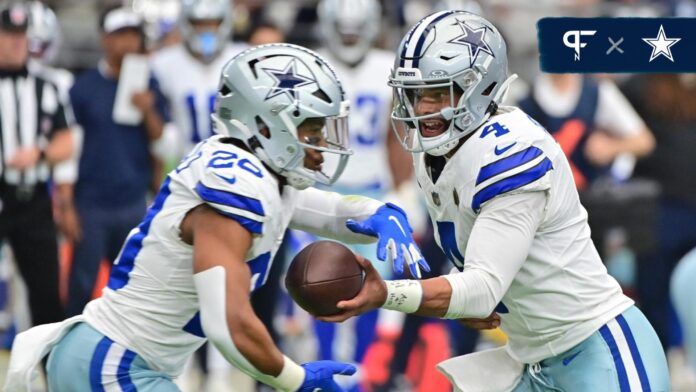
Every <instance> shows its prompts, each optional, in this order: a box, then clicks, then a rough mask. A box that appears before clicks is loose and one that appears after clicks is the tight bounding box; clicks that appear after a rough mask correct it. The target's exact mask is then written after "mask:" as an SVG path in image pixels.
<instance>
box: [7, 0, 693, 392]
mask: <svg viewBox="0 0 696 392" xmlns="http://www.w3.org/2000/svg"><path fill="white" fill-rule="evenodd" d="M198 3H209V4H208V5H207V6H200V7H199V5H198ZM320 3H321V4H320ZM0 4H2V9H3V11H2V13H1V14H0V129H1V130H2V133H1V137H0V156H1V157H2V162H1V165H2V166H0V175H1V177H0V246H2V248H0V348H1V349H2V350H3V351H2V354H0V382H1V381H2V378H3V375H4V371H5V370H4V369H3V366H6V363H7V358H8V355H9V354H8V353H9V348H10V347H11V344H12V339H13V337H14V336H15V334H16V333H18V332H21V331H22V330H25V329H27V328H28V327H30V326H32V325H35V324H41V323H45V322H52V321H58V320H61V319H63V318H64V317H67V316H72V315H75V314H79V313H80V312H81V311H82V308H83V307H84V305H85V304H86V303H87V302H88V301H89V300H90V299H91V298H93V297H94V296H98V295H99V293H100V291H101V288H102V287H103V285H104V283H105V281H106V279H107V276H108V271H109V265H110V263H111V261H113V260H114V259H115V258H116V256H117V254H118V252H119V250H120V247H121V245H122V242H123V240H124V239H125V237H126V236H127V234H128V232H129V231H130V230H131V229H132V228H133V227H135V226H137V225H138V224H139V222H140V220H141V219H142V217H143V215H144V213H145V209H146V207H147V204H148V203H149V202H150V200H151V198H152V195H153V194H154V193H155V192H156V190H157V188H158V187H159V183H160V182H161V180H162V178H163V176H164V175H165V174H166V172H167V171H168V170H172V169H173V168H174V167H175V166H176V164H177V162H178V161H179V160H180V159H181V158H182V157H184V156H185V155H186V153H187V151H188V150H189V149H190V148H191V147H192V146H193V145H194V144H195V143H197V142H198V141H200V140H202V139H205V138H206V137H208V136H209V135H211V134H212V129H213V128H212V125H211V123H210V119H209V116H208V114H209V113H210V111H211V110H212V109H213V105H214V97H215V93H216V91H217V82H218V79H219V72H220V70H221V69H222V67H223V65H224V64H225V63H226V61H227V60H229V59H230V58H231V57H232V56H234V55H235V54H237V53H239V52H240V51H242V50H244V48H246V47H248V45H257V44H264V43H274V42H290V43H295V44H299V45H303V46H307V47H309V48H313V49H318V50H319V51H320V52H321V53H323V54H325V55H326V56H327V57H328V59H329V61H330V62H331V63H332V64H333V65H335V66H336V68H337V72H338V74H339V77H340V78H341V79H342V80H343V82H344V84H345V88H346V90H347V92H348V95H349V98H351V99H352V100H353V102H352V109H353V113H354V114H353V115H351V118H350V121H351V127H350V128H351V129H350V132H351V134H352V137H353V144H354V146H356V155H355V156H354V157H352V158H351V159H352V160H353V161H356V162H358V163H355V164H354V166H353V167H352V168H350V167H349V168H348V169H347V171H346V173H345V174H344V175H343V177H342V179H341V181H340V182H339V185H338V187H337V191H339V192H342V193H362V194H366V195H370V196H377V197H378V198H382V199H389V198H394V199H395V200H399V201H400V202H401V203H403V204H405V205H406V207H407V209H408V211H409V213H410V216H411V219H412V220H413V221H414V226H416V227H417V234H418V237H419V240H420V244H421V247H422V249H423V251H424V254H425V256H426V259H428V260H429V262H430V265H431V266H433V267H434V268H433V273H434V274H442V273H447V271H449V266H448V264H449V263H448V262H447V260H446V258H445V256H444V255H443V254H442V253H441V251H440V250H439V249H438V248H437V246H436V245H435V243H434V240H433V238H432V228H431V227H429V223H428V222H427V219H425V217H424V214H425V212H424V210H423V209H422V208H421V207H420V206H419V203H418V201H417V196H416V195H415V193H414V191H413V189H412V188H413V181H412V178H411V177H412V171H411V169H410V167H411V162H410V157H409V156H408V155H407V154H405V153H404V152H403V151H401V149H400V147H399V146H398V145H396V148H394V146H395V144H394V141H393V139H392V137H391V136H390V135H391V132H390V131H389V108H390V105H391V92H390V90H389V88H388V87H387V86H386V81H387V76H388V73H389V71H390V68H391V61H392V58H393V50H394V48H396V47H397V45H398V41H399V40H400V39H401V37H402V36H403V34H404V33H405V32H406V31H407V30H408V28H410V26H412V25H413V24H414V23H415V22H417V21H418V20H419V19H420V18H422V17H424V16H426V15H428V14H429V13H431V12H434V11H438V10H443V9H463V10H468V11H471V12H475V13H479V14H481V15H483V16H485V17H486V18H488V19H489V20H491V21H492V22H493V23H494V24H495V25H496V26H497V27H498V28H499V30H500V31H501V33H502V34H503V35H504V37H505V39H506V41H507V45H508V55H509V61H510V72H514V73H517V74H518V75H519V77H520V79H518V81H516V82H515V84H513V87H512V90H511V93H510V94H509V96H508V98H507V99H508V101H509V102H508V103H509V104H513V105H518V106H520V107H521V108H522V109H523V110H525V111H526V112H527V113H528V114H530V115H531V116H532V117H534V118H535V119H536V120H537V121H539V122H540V123H541V124H542V125H543V126H544V127H545V128H546V129H547V130H548V131H549V132H550V133H552V134H553V135H554V137H555V138H556V140H557V141H558V142H559V143H560V145H561V146H562V148H563V151H564V152H565V153H566V154H567V156H568V158H569V161H570V162H571V167H572V169H573V174H574V177H575V182H576V185H577V186H578V190H579V191H580V194H581V199H582V201H583V204H584V205H585V207H586V208H587V210H588V213H589V223H590V226H591V228H592V235H593V239H594V240H595V244H596V245H597V247H598V249H599V251H600V253H601V254H602V256H603V259H604V261H605V264H606V266H607V268H608V270H609V272H610V273H611V274H612V275H613V276H614V277H615V278H616V279H617V280H618V281H619V283H620V284H621V285H622V287H623V288H624V290H625V291H626V293H627V294H628V295H629V296H631V297H632V298H633V299H635V300H636V302H637V303H638V305H639V307H640V308H641V309H642V311H643V312H644V313H645V314H646V316H647V317H648V319H649V320H650V322H651V323H652V324H653V326H654V327H655V329H656V331H657V332H658V335H659V336H660V339H661V340H662V343H663V345H664V347H665V350H666V352H667V353H668V360H669V362H670V372H671V375H672V381H673V389H674V390H677V391H678V390H683V391H696V376H694V374H695V373H696V352H694V351H696V350H695V349H696V342H695V340H696V330H694V328H696V326H695V325H694V324H696V316H695V315H694V314H695V313H696V304H694V302H693V298H694V297H696V291H695V289H694V288H693V287H696V285H694V284H693V280H692V279H691V278H692V277H693V278H696V272H692V271H696V264H695V263H696V253H694V252H692V253H689V252H690V251H691V250H692V249H694V248H696V175H694V174H693V172H692V171H691V170H693V169H694V168H696V154H694V151H696V75H695V74H665V75H657V74H650V75H628V74H620V75H575V74H555V75H552V74H542V73H540V72H539V66H538V52H537V40H536V37H537V35H536V21H537V20H539V19H540V18H542V17H548V16H582V17H592V16H622V17H629V16H634V17H653V16H655V17H657V16H680V17H696V1H693V0H662V1H660V0H654V1H646V0H644V1H637V0H635V1H634V0H615V1H601V0H537V1H533V2H532V1H527V0H488V1H484V0H481V1H478V2H477V1H468V0H442V1H437V0H431V1H427V0H382V1H378V0H354V1H350V0H349V1H338V0H336V1H333V0H322V1H316V0H234V1H230V0H222V1H213V0H211V1H205V0H132V1H113V0H98V1H83V0H47V1H44V2H38V1H26V2H19V3H18V2H16V1H15V2H8V1H5V2H4V3H0ZM18 4H19V5H18ZM20 6H21V9H22V10H23V11H18V10H19V8H17V7H20ZM21 12H25V13H26V15H25V16H26V20H25V19H24V17H23V16H22V15H20V14H21ZM651 33H652V32H651ZM133 55H141V56H140V57H138V56H133ZM148 75H149V76H148ZM126 85H140V86H141V87H143V88H141V89H136V90H133V89H132V88H131V89H130V90H128V89H127V88H126V87H127V86H126ZM40 86H43V87H40ZM126 91H127V92H126ZM123 94H126V95H125V96H120V95H123ZM122 101H124V102H126V103H125V104H124V103H123V102H122ZM119 105H126V106H129V107H130V109H128V110H126V114H124V115H121V116H119V115H117V114H116V112H115V110H114V106H119ZM37 107H39V109H38V110H37ZM36 113H38V116H39V117H38V118H36ZM34 129H36V131H34ZM361 154H363V155H361ZM374 184H377V185H374ZM311 240H312V239H311V238H306V237H305V236H303V235H302V234H301V233H291V234H290V235H288V236H287V238H286V241H285V242H286V243H285V245H284V247H283V249H284V251H283V252H281V254H279V255H278V257H277V260H276V262H275V263H274V265H273V266H274V268H273V270H272V271H271V274H270V277H269V279H268V284H267V286H266V287H264V288H263V289H261V290H258V291H256V292H255V293H254V294H253V302H254V304H255V309H256V311H257V313H258V314H259V315H260V316H261V318H262V320H263V321H264V322H265V323H266V324H267V325H268V326H269V329H270V330H271V331H272V333H273V335H274V338H275V339H276V340H277V341H278V342H279V344H280V347H282V348H283V350H284V352H285V353H286V354H288V355H289V356H290V357H294V358H296V359H297V360H300V361H308V360H313V359H317V358H318V359H338V360H347V361H350V362H355V363H359V364H361V367H360V371H359V377H357V378H356V380H357V381H356V382H355V383H354V384H353V385H347V387H348V388H352V390H363V391H411V390H412V391H447V390H449V388H450V387H449V383H448V382H447V380H446V379H444V377H442V376H441V375H439V374H438V373H437V371H436V370H435V366H434V365H435V364H437V363H438V362H439V361H441V360H444V359H446V358H448V357H450V356H453V355H461V354H464V353H468V352H471V351H473V350H476V349H480V348H483V347H490V346H493V345H500V344H504V342H505V336H504V334H503V333H502V332H500V331H499V330H493V331H486V332H484V333H479V332H478V331H475V330H472V329H469V328H467V327H466V326H463V325H460V324H458V323H456V322H451V321H442V320H429V319H427V318H420V317H411V316H406V317H403V316H399V315H395V314H393V313H388V312H380V313H375V314H373V315H368V317H364V318H361V319H359V320H358V321H356V322H353V323H351V324H350V325H345V326H344V325H342V326H341V327H339V328H337V327H335V326H333V325H325V324H323V323H319V322H316V321H314V320H313V319H312V318H311V317H309V316H308V315H307V314H305V313H303V311H301V310H300V309H299V308H296V307H295V306H294V305H293V304H292V301H291V300H290V299H289V298H288V297H287V295H286V294H285V293H284V291H283V289H282V277H283V274H284V267H285V266H286V265H287V262H288V260H290V259H291V257H292V255H293V254H294V253H295V252H297V251H298V250H299V249H301V247H302V246H303V244H306V243H307V242H308V241H311ZM365 254H366V255H368V256H369V255H371V254H374V253H365ZM388 270H389V266H386V267H385V266H382V267H381V272H383V274H385V275H388V274H389V273H390V272H389V271H388ZM680 318H681V319H680ZM690 347H693V349H690ZM689 358H690V359H689ZM179 384H180V385H181V388H182V390H184V391H198V390H208V391H222V390H234V391H246V390H254V388H256V387H255V386H254V384H253V383H252V382H251V381H250V380H249V379H246V378H245V377H244V376H243V375H240V374H238V373H235V372H234V371H233V370H231V369H230V367H229V366H228V365H226V364H225V363H224V360H222V358H221V357H220V356H219V355H217V356H216V355H215V353H214V352H212V350H211V352H206V351H205V350H203V351H202V352H201V353H200V354H199V355H197V356H196V360H195V361H194V362H193V363H192V364H191V366H190V369H189V370H188V371H187V372H186V374H185V375H184V376H183V377H182V378H181V380H179ZM37 388H38V389H37V390H41V385H40V383H39V384H37Z"/></svg>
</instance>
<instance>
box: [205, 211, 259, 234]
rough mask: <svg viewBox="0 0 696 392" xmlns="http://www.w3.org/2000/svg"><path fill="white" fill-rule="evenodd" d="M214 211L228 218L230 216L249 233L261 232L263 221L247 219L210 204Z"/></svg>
mask: <svg viewBox="0 0 696 392" xmlns="http://www.w3.org/2000/svg"><path fill="white" fill-rule="evenodd" d="M210 207H211V208H212V209H213V210H215V212H217V213H218V214H220V215H224V216H226V217H228V218H232V219H234V220H236V221H237V223H239V224H240V225H242V226H243V227H244V228H245V229H247V230H249V232H251V234H261V233H262V232H263V222H259V221H256V220H253V219H249V218H247V217H245V216H241V215H237V214H233V213H231V212H227V211H222V210H218V209H217V208H215V207H213V206H210Z"/></svg>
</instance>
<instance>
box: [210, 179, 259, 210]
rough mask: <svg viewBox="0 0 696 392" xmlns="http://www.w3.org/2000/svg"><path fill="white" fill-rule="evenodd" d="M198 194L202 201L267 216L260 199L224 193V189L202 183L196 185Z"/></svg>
mask: <svg viewBox="0 0 696 392" xmlns="http://www.w3.org/2000/svg"><path fill="white" fill-rule="evenodd" d="M196 192H197V193H198V195H199V196H200V197H201V199H203V200H205V201H207V202H209V203H216V204H222V205H226V206H229V207H233V208H238V209H240V210H245V211H249V212H253V213H254V214H256V215H259V216H266V215H265V213H264V211H263V205H262V204H261V202H260V201H259V200H258V199H254V198H253V197H248V196H243V195H240V194H237V193H234V192H230V191H224V190H222V189H215V188H209V187H207V186H205V185H203V183H202V182H200V181H199V182H198V184H196Z"/></svg>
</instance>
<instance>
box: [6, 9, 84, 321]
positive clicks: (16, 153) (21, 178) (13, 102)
mask: <svg viewBox="0 0 696 392" xmlns="http://www.w3.org/2000/svg"><path fill="white" fill-rule="evenodd" d="M27 24H28V15H27V10H26V9H25V8H24V6H22V5H20V4H11V5H9V6H6V7H5V8H2V9H1V10H0V242H4V241H7V243H9V245H10V247H11V249H12V252H13V254H14V256H15V261H16V264H17V267H18V269H19V271H20V273H21V274H22V277H23V278H24V281H25V282H26V284H27V289H28V294H29V307H30V311H31V316H32V322H33V324H34V325H38V324H44V323H49V322H54V321H59V320H62V319H63V310H62V306H61V303H60V300H59V297H58V244H57V238H56V228H55V224H54V221H53V214H52V209H51V198H50V195H49V190H48V181H49V178H50V172H51V170H50V169H51V165H53V164H55V163H57V162H59V161H62V160H66V159H68V158H69V157H70V156H71V154H72V150H73V142H72V136H71V133H70V131H69V128H68V116H67V110H68V109H66V107H65V106H64V103H63V102H61V99H60V96H59V94H58V92H57V90H56V87H55V86H54V85H53V84H51V83H50V82H48V81H46V80H45V79H43V78H41V77H39V76H36V75H32V74H31V73H30V72H28V71H27V59H28V46H27V33H26V31H27Z"/></svg>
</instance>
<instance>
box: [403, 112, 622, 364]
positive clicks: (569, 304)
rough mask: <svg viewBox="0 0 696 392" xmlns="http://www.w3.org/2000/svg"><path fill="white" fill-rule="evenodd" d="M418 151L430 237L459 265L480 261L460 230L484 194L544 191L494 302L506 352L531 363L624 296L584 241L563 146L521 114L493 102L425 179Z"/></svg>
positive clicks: (618, 308) (602, 317) (571, 341)
mask: <svg viewBox="0 0 696 392" xmlns="http://www.w3.org/2000/svg"><path fill="white" fill-rule="evenodd" d="M424 158H425V155H424V154H423V153H420V154H415V155H414V161H415V166H416V175H417V179H418V183H419V185H420V186H421V188H422V190H423V192H424V195H425V198H426V203H427V207H428V211H429V213H430V217H431V219H432V223H433V226H434V228H435V238H436V240H437V242H438V244H439V245H440V247H441V248H442V249H443V251H444V253H445V254H446V255H447V257H448V258H449V260H450V261H452V262H453V263H454V264H455V265H456V266H457V267H458V268H459V269H460V270H462V269H463V270H464V271H466V269H468V268H472V267H480V266H475V265H471V263H474V264H475V262H472V261H471V260H465V257H464V256H463V255H466V250H467V247H468V246H476V245H475V244H470V243H468V242H469V236H470V234H471V232H472V228H473V226H474V224H475V222H476V217H477V213H478V211H480V209H481V208H482V207H483V208H485V205H486V203H487V202H488V201H490V200H492V199H493V198H495V197H497V196H499V195H504V194H512V193H520V192H533V191H544V192H546V193H547V195H548V196H547V200H548V201H547V206H546V213H545V215H544V217H543V218H542V221H541V223H540V226H539V228H538V229H537V232H536V235H535V237H534V240H533V242H532V244H531V247H530V249H529V253H528V255H527V258H526V260H525V262H524V263H523V264H522V267H521V269H520V270H519V271H517V273H516V274H514V271H512V273H513V274H514V276H515V277H514V279H513V281H512V284H511V285H510V287H509V288H508V289H507V292H506V293H505V295H504V296H503V298H502V302H501V303H500V304H499V305H498V306H497V307H496V311H497V312H498V313H499V314H500V316H501V317H502V329H503V331H505V333H506V334H507V335H508V338H509V343H508V350H509V352H510V355H511V356H512V357H513V358H515V359H516V360H518V361H520V362H524V363H534V362H537V361H540V360H542V359H544V358H548V357H551V356H554V355H558V354H560V353H562V352H564V351H566V350H568V349H570V348H572V347H573V346H575V345H577V344H578V343H580V342H581V341H582V340H584V339H586V338H587V337H589V336H590V335H591V334H592V333H594V332H595V331H596V330H597V329H598V328H600V327H601V326H602V325H604V324H605V323H606V322H608V321H609V320H611V319H613V318H614V317H616V316H617V315H618V314H620V313H621V312H623V311H624V310H626V309H627V308H628V307H630V306H631V305H632V304H633V301H631V300H630V299H629V298H628V297H626V296H624V295H623V293H622V291H621V287H620V286H619V284H618V283H617V282H616V281H615V280H614V278H612V277H611V276H609V274H608V273H607V270H606V268H605V267H604V265H603V264H602V261H601V259H600V256H599V254H598V253H597V250H596V248H595V246H594V244H593V243H592V240H591V238H590V229H589V226H588V224H587V212H586V211H585V209H584V208H583V207H582V205H581V204H580V200H579V198H578V193H577V191H576V188H575V185H574V182H573V177H572V174H571V171H570V167H569V165H568V161H567V159H566V157H565V155H564V154H563V151H562V150H561V149H560V147H559V146H558V144H557V143H556V142H555V141H554V139H553V138H552V137H551V136H550V135H549V134H548V133H547V132H546V131H545V130H544V129H543V128H542V127H541V126H540V125H539V124H538V123H536V121H534V120H533V119H531V118H530V117H529V116H528V115H527V114H526V113H524V112H523V111H521V110H519V109H517V108H513V107H504V108H501V110H500V112H499V114H497V115H495V116H493V117H491V118H490V119H489V120H488V121H487V122H486V123H485V124H484V125H483V126H481V127H480V128H479V129H478V130H476V131H475V132H474V133H473V134H472V135H471V136H470V138H469V139H468V140H467V141H466V142H465V143H464V144H463V145H462V146H461V147H460V148H459V150H458V151H457V152H456V153H455V154H454V156H453V157H452V158H450V159H449V160H448V161H447V163H446V164H445V166H444V168H443V169H442V172H441V174H440V176H439V178H437V180H436V181H435V183H433V181H432V179H431V175H430V173H429V171H430V169H429V168H428V166H427V165H426V164H425V163H424ZM500 246H505V244H500ZM493 265H495V261H493ZM491 273H492V274H493V275H494V276H495V275H496V272H495V271H493V272H491ZM508 273H510V272H508Z"/></svg>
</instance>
